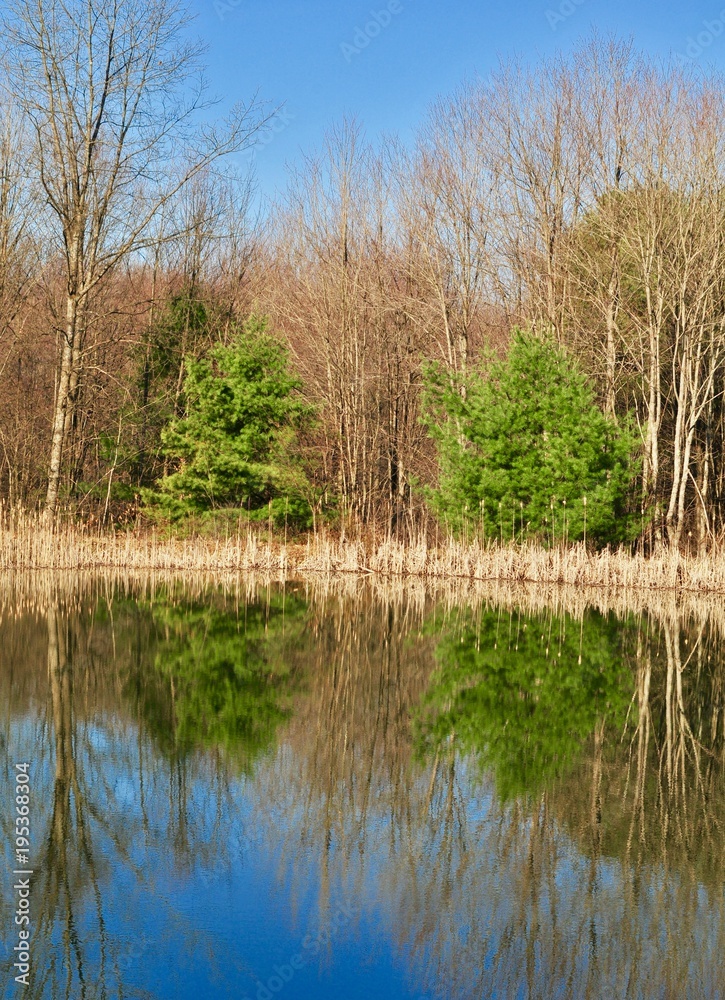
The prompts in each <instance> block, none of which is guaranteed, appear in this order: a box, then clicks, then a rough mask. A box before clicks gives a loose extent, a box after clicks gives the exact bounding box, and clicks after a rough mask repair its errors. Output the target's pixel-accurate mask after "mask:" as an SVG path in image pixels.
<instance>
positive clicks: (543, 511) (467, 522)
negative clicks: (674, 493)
mask: <svg viewBox="0 0 725 1000" xmlns="http://www.w3.org/2000/svg"><path fill="white" fill-rule="evenodd" d="M425 405H426V411H427V417H426V420H427V424H428V429H429V432H430V434H431V436H432V437H433V438H434V439H435V440H436V442H437V445H438V455H439V462H440V468H441V474H440V482H439V488H438V490H437V491H434V492H432V493H431V495H430V499H431V502H432V505H433V507H434V509H435V510H436V511H437V513H438V514H439V515H441V516H442V517H443V518H445V520H446V521H447V523H448V524H449V525H450V526H451V527H452V528H453V529H454V530H457V531H460V530H462V529H463V528H464V527H466V526H471V525H473V526H477V527H479V528H480V530H482V531H483V533H484V534H485V535H486V536H489V537H494V538H499V537H501V538H504V539H510V538H516V539H521V538H524V537H530V536H534V537H537V538H538V539H539V540H540V541H542V542H548V541H555V540H558V539H562V538H565V539H567V540H570V541H574V540H577V539H580V538H582V537H583V536H584V534H585V531H586V537H587V538H591V539H593V540H595V541H597V542H599V543H607V542H618V541H623V540H627V539H629V538H630V537H632V536H633V534H634V530H635V527H636V526H635V525H634V523H633V520H632V518H631V517H630V516H628V512H627V510H628V508H627V501H628V494H629V490H630V487H631V484H632V481H633V477H634V475H635V473H636V471H637V463H636V461H635V459H634V448H635V439H634V436H633V434H632V433H631V432H630V430H629V429H628V427H626V426H625V427H618V426H617V424H616V423H615V422H614V421H613V420H611V419H609V418H608V417H606V416H605V415H604V414H603V413H602V412H601V411H600V410H599V409H598V407H597V406H596V405H595V403H594V397H593V393H592V391H591V388H590V387H589V385H588V383H587V381H586V379H585V377H584V375H583V374H582V373H581V372H580V371H579V369H578V367H577V366H576V364H575V362H574V361H573V360H572V359H571V358H570V357H569V356H568V355H567V354H566V353H565V352H564V351H562V350H561V349H560V348H558V347H557V346H556V345H555V344H552V343H550V342H548V341H546V340H541V339H539V338H537V337H535V336H533V335H532V334H526V333H523V332H521V331H518V330H517V331H515V333H514V338H513V343H512V345H511V349H510V351H509V354H508V357H507V358H506V360H505V361H502V362H493V363H491V365H490V369H489V371H488V372H487V373H486V374H484V373H483V372H482V371H481V370H479V371H475V372H473V373H471V374H470V375H469V376H468V377H467V378H466V379H465V380H460V379H455V378H454V379H452V378H451V377H450V375H449V374H448V373H446V372H444V371H443V370H441V369H440V368H439V367H436V366H430V367H429V368H428V369H427V371H426V400H425Z"/></svg>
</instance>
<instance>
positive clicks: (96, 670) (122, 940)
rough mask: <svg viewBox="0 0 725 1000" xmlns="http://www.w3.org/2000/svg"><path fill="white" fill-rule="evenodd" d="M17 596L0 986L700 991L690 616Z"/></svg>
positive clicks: (716, 801)
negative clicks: (18, 952) (21, 916)
mask: <svg viewBox="0 0 725 1000" xmlns="http://www.w3.org/2000/svg"><path fill="white" fill-rule="evenodd" d="M45 603H46V606H45V607H44V608H43V607H41V608H38V607H36V608H30V609H28V610H23V609H22V608H20V609H15V613H14V614H13V613H10V614H8V613H6V614H5V615H4V618H3V620H2V622H0V650H2V662H1V665H0V691H1V692H2V696H3V702H2V703H3V704H4V706H5V711H4V713H3V720H2V732H1V733H0V757H1V759H2V766H3V771H4V774H5V778H6V788H9V787H10V786H9V781H10V778H11V776H12V774H13V773H14V763H15V761H17V760H22V759H27V760H29V761H30V762H31V765H32V780H33V786H34V788H33V800H32V801H33V861H34V870H35V872H36V875H35V880H34V883H33V900H32V906H33V911H32V912H33V924H34V931H35V935H34V941H33V961H32V974H31V985H30V986H29V987H28V988H27V989H26V990H24V991H23V990H20V991H19V995H25V996H32V997H52V998H56V997H72V998H76V997H96V996H98V997H101V996H103V997H106V996H108V997H112V996H113V997H115V996H122V997H159V998H161V997H164V998H165V997H192V996H194V997H198V996H204V997H239V998H244V997H245V996H246V997H250V998H254V997H259V998H264V997H265V996H274V995H277V994H279V995H284V996H290V997H292V996H294V997H299V998H303V1000H304V998H306V997H316V998H317V997H323V998H324V997H341V996H345V997H363V996H369V995H376V996H381V997H411V998H419V997H427V998H433V997H450V998H468V997H471V998H472V997H496V996H499V997H516V996H522V997H539V996H540V997H542V998H543V997H547V998H548V997H583V996H591V997H599V996H601V997H604V996H606V997H610V996H627V997H630V996H634V997H636V996H642V997H650V996H653V997H654V996H658V997H659V996H678V997H679V996H688V997H690V996H692V997H700V996H702V997H716V996H720V995H721V985H720V984H721V982H723V981H725V959H723V955H725V948H724V946H725V940H724V938H725V920H724V919H723V918H724V916H725V913H724V910H725V904H724V902H723V885H724V884H725V872H724V871H723V863H724V862H723V859H724V858H725V842H724V835H723V821H724V820H725V796H724V791H725V789H724V787H723V774H724V773H725V771H724V768H723V764H724V763H725V760H724V757H723V753H724V743H723V721H722V717H723V645H722V639H721V632H720V624H719V621H718V620H716V619H715V618H713V617H712V616H710V615H707V614H703V615H701V616H698V615H696V614H691V615H682V614H679V613H678V612H677V610H676V609H675V608H673V607H668V608H666V609H664V610H663V609H650V610H649V611H648V612H644V611H641V610H640V611H639V612H638V613H637V614H636V615H635V614H629V615H626V614H625V615H621V614H620V615H619V616H616V615H615V614H613V613H607V612H606V611H597V612H595V611H592V610H590V611H587V612H586V613H584V614H581V613H580V612H579V611H578V610H577V611H575V610H572V611H571V612H569V611H567V610H566V609H564V608H559V609H557V610H556V611H552V610H551V609H543V610H532V609H531V608H528V609H527V608H526V604H525V602H524V601H519V602H518V603H517V602H516V601H513V602H511V603H509V605H508V606H504V605H499V606H494V605H491V604H487V603H486V602H485V600H484V601H478V602H476V603H474V604H470V605H468V606H465V605H461V606H457V605H455V604H450V603H448V602H446V601H445V600H436V601H434V600H432V599H430V598H428V599H420V596H418V597H417V598H415V599H413V598H407V597H406V596H405V594H404V593H399V594H397V595H388V596H386V595H385V594H384V593H375V592H374V591H373V590H371V589H362V590H361V591H360V592H359V593H357V594H355V595H346V594H344V593H336V592H335V591H325V590H324V588H319V590H315V589H313V588H308V589H307V591H306V590H305V588H303V587H302V586H297V585H294V586H288V587H286V588H280V587H265V588H261V589H259V590H257V591H255V592H253V593H251V594H248V593H236V594H235V593H224V592H222V591H221V590H219V589H211V590H208V591H206V592H204V593H201V592H194V593H191V592H190V591H189V590H188V589H187V588H185V587H183V586H181V585H171V584H164V585H160V586H155V587H153V588H150V589H149V588H145V589H143V588H142V589H140V590H139V592H138V594H136V595H134V594H133V593H130V592H129V591H128V588H126V589H124V588H119V589H118V590H117V591H111V592H106V593H105V594H103V596H101V594H100V592H95V593H94V591H93V588H92V587H91V588H90V589H86V590H85V591H83V592H82V593H80V594H78V593H76V594H75V595H73V596H68V597H67V598H66V599H64V600H51V601H46V602H45ZM5 801H6V802H8V803H9V802H10V797H9V795H8V797H7V798H6V799H5ZM13 821H14V819H13V814H12V811H11V809H10V808H9V807H4V808H3V812H2V822H3V840H4V845H5V846H4V850H5V854H4V861H5V868H6V871H8V872H9V871H11V870H12V856H11V834H12V825H13ZM10 885H11V883H10V882H9V881H8V880H7V879H6V880H5V882H4V885H3V893H2V897H1V899H0V922H1V923H0V926H2V928H3V935H2V940H3V941H4V942H5V943H6V945H7V947H8V949H9V948H10V947H11V946H12V943H13V896H12V892H11V889H10ZM7 956H8V951H6V952H5V957H4V959H3V966H2V969H3V974H4V979H5V982H6V984H7V986H6V989H5V995H7V996H11V995H18V992H16V989H15V983H14V982H13V981H12V976H13V973H12V961H13V960H12V959H11V958H8V957H7Z"/></svg>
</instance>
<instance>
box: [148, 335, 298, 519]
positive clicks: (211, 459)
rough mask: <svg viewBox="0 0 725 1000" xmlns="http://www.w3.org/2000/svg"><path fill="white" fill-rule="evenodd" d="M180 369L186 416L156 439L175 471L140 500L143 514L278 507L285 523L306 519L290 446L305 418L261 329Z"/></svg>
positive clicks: (283, 355) (283, 356)
mask: <svg viewBox="0 0 725 1000" xmlns="http://www.w3.org/2000/svg"><path fill="white" fill-rule="evenodd" d="M184 364H185V371H186V376H185V379H184V397H185V409H186V413H185V416H184V417H183V418H181V419H177V420H172V421H171V423H170V424H169V425H168V426H167V428H166V429H165V430H164V432H163V434H162V440H163V445H164V451H165V453H166V455H167V456H168V458H169V459H171V460H172V462H173V463H174V464H175V465H176V469H175V471H173V472H171V473H170V474H169V475H167V476H164V477H163V478H162V479H161V480H160V481H159V483H158V489H157V490H156V491H147V492H146V493H145V500H146V501H147V503H148V504H149V506H150V507H151V508H152V509H155V510H157V511H161V512H162V513H164V514H165V515H167V516H170V517H172V518H178V517H183V516H184V515H187V514H192V513H199V512H203V511H209V510H214V509H219V508H230V507H233V508H242V509H245V510H250V511H254V510H256V509H259V508H261V507H266V505H267V504H269V503H270V502H275V501H277V502H278V501H280V500H281V501H282V506H283V507H284V508H285V510H288V511H289V513H290V519H292V517H293V516H297V517H298V518H304V516H305V508H306V509H307V510H309V507H308V505H307V504H306V502H305V500H304V497H303V496H302V492H303V489H304V474H303V473H302V470H301V469H300V468H299V465H296V464H295V461H294V457H293V455H294V447H293V445H294V439H295V434H296V432H297V431H298V430H299V428H300V427H301V426H302V425H303V424H304V423H305V422H306V421H308V420H309V418H310V416H311V410H310V407H309V406H308V405H307V404H306V403H305V402H304V401H303V400H302V399H301V397H300V395H299V392H298V390H299V389H300V388H301V384H300V382H299V380H298V379H297V378H296V377H295V376H294V375H293V374H292V373H291V372H290V370H289V366H288V355H287V351H286V349H285V347H284V345H283V344H281V343H280V342H279V341H278V340H276V339H275V338H274V337H272V336H270V335H269V334H268V333H267V332H266V321H265V320H263V319H260V318H258V317H252V318H251V319H250V320H248V322H247V323H246V324H245V325H244V327H243V328H242V329H241V330H239V331H238V333H237V334H236V336H235V338H234V339H233V340H232V341H231V343H229V344H228V345H225V344H218V345H217V346H215V347H214V348H212V350H211V351H210V352H209V354H208V356H207V357H203V358H192V357H187V358H185V362H184Z"/></svg>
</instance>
